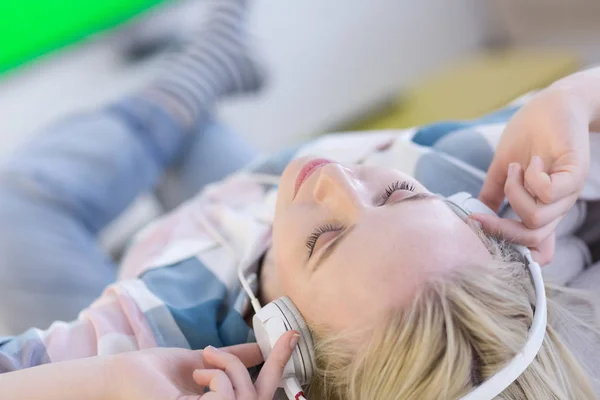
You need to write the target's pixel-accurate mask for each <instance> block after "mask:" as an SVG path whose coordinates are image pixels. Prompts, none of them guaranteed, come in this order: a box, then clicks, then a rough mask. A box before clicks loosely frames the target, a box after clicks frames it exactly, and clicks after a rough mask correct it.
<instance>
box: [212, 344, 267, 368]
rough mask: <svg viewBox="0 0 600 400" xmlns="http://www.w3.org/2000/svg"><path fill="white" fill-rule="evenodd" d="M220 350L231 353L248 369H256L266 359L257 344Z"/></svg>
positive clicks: (240, 345) (239, 345)
mask: <svg viewBox="0 0 600 400" xmlns="http://www.w3.org/2000/svg"><path fill="white" fill-rule="evenodd" d="M219 350H221V351H224V352H226V353H231V354H233V355H234V356H236V357H237V358H239V359H240V361H241V362H242V363H243V364H244V365H245V366H246V368H250V367H255V366H257V365H259V364H261V363H262V362H263V361H264V359H263V355H262V353H261V352H260V347H258V344H256V343H244V344H238V345H235V346H228V347H221V348H220V349H219Z"/></svg>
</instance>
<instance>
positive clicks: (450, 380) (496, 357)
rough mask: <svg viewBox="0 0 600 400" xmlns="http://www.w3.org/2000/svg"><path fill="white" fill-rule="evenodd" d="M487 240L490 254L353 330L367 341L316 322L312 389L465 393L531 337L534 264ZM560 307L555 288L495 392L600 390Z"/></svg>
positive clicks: (513, 395)
mask: <svg viewBox="0 0 600 400" xmlns="http://www.w3.org/2000/svg"><path fill="white" fill-rule="evenodd" d="M483 240H484V241H485V243H486V245H487V246H488V247H489V248H490V252H491V253H492V255H493V258H494V260H493V261H492V262H490V263H489V264H488V265H484V266H482V267H479V266H478V267H475V268H456V269H455V270H454V271H452V272H451V273H450V274H445V275H444V276H441V277H440V276H437V277H432V278H431V279H430V280H429V281H428V282H427V284H426V285H424V286H423V287H422V288H421V290H420V291H419V292H418V294H417V295H416V297H415V298H414V300H413V301H412V303H411V304H410V306H408V307H405V308H403V309H400V310H394V311H393V312H390V313H389V314H388V315H385V316H384V317H383V318H381V321H382V322H381V323H380V324H379V325H378V326H375V327H372V328H365V330H364V331H363V332H354V333H353V334H355V335H357V336H360V337H362V338H364V337H365V334H366V336H367V337H368V338H369V339H368V340H366V341H365V340H362V344H361V345H359V346H357V345H356V343H357V341H356V340H355V337H353V336H352V334H350V333H345V334H342V335H340V334H337V335H331V334H328V332H327V331H326V329H314V336H315V352H316V359H317V376H316V377H315V378H314V379H313V382H312V384H311V387H310V390H309V398H311V399H313V400H314V399H344V400H357V399H378V400H385V399H398V400H407V399H424V400H429V399H432V400H433V399H458V398H460V397H461V396H464V395H465V394H467V393H468V392H469V391H470V390H472V389H473V388H474V387H476V386H477V385H478V384H479V383H481V382H482V381H484V380H485V379H486V378H488V377H490V376H491V375H493V374H494V373H495V372H496V371H498V370H499V369H500V368H502V367H503V366H504V365H505V364H506V363H507V362H508V361H510V360H511V359H512V358H513V357H514V355H515V354H516V353H517V352H518V351H519V350H520V349H521V348H522V347H523V345H524V343H525V341H526V339H527V333H528V330H529V327H530V324H531V320H532V317H533V304H534V303H535V297H534V290H533V287H532V284H531V280H530V277H529V273H528V270H527V268H526V267H525V266H524V264H523V263H522V262H520V261H516V260H514V259H512V258H511V253H510V251H509V250H508V248H507V246H505V245H503V244H502V243H501V242H499V241H497V240H494V239H490V238H485V237H483ZM547 289H548V287H547ZM547 291H548V292H550V290H547ZM552 291H553V292H555V291H560V292H569V290H568V289H564V290H563V289H558V288H557V289H553V290H552ZM549 294H550V293H549ZM570 294H572V293H570ZM575 296H576V297H578V296H579V294H575ZM582 298H583V297H582ZM563 310H564V308H562V307H561V306H560V305H559V304H558V303H557V301H556V300H555V299H553V296H551V297H549V298H548V311H549V324H548V328H547V331H546V333H547V335H546V338H545V339H544V343H543V345H542V348H541V350H540V352H539V354H538V355H537V357H536V359H535V360H534V362H533V363H532V364H531V365H530V366H529V367H528V368H527V370H526V371H525V372H524V373H523V374H522V375H521V376H520V377H519V378H518V379H517V380H516V381H515V382H514V383H513V384H511V385H510V386H509V387H508V388H507V389H505V390H504V391H503V392H502V394H501V395H500V396H498V399H505V400H524V399H544V400H548V399H565V400H589V399H595V398H596V396H595V394H594V391H593V388H592V386H591V384H590V382H589V380H588V378H587V375H586V373H585V371H584V370H583V368H582V367H581V366H580V364H579V363H578V362H577V360H576V359H575V358H574V357H573V355H572V354H571V352H570V351H569V349H568V348H567V347H566V345H565V343H564V342H563V340H562V339H561V337H560V335H559V334H558V333H557V331H556V329H555V327H554V326H555V322H556V323H558V322H557V321H558V319H559V318H563V317H564V316H565V315H567V313H564V312H563ZM579 322H580V324H579V325H581V326H585V323H584V322H583V321H579Z"/></svg>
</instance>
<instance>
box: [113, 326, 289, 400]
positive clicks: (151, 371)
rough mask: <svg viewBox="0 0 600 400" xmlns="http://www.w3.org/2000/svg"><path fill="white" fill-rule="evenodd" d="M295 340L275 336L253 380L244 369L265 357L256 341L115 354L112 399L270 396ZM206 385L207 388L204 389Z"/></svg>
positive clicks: (211, 399) (221, 399)
mask: <svg viewBox="0 0 600 400" xmlns="http://www.w3.org/2000/svg"><path fill="white" fill-rule="evenodd" d="M297 340H298V333H296V332H294V331H290V332H287V333H286V334H285V335H283V336H282V337H281V338H280V339H279V340H278V341H277V344H276V345H275V347H274V348H273V352H272V353H271V355H270V356H269V358H268V360H266V362H265V365H264V366H263V367H262V369H261V372H260V375H259V376H258V378H257V379H256V382H254V383H253V382H252V380H251V378H250V375H249V373H248V371H247V368H249V367H253V366H256V365H258V364H260V363H261V362H262V361H263V358H262V355H261V352H260V349H259V347H258V345H257V344H254V343H252V344H241V345H237V346H231V347H225V348H222V349H215V348H214V347H207V348H206V349H204V350H197V351H192V350H185V349H165V348H155V349H148V350H143V351H137V352H131V353H123V354H119V355H116V356H114V357H113V358H112V360H111V361H110V362H109V372H108V373H109V376H110V378H111V379H110V380H112V381H113V383H112V390H111V391H112V395H111V396H110V398H111V399H115V400H138V399H139V400H199V399H202V400H237V399H240V400H246V399H248V400H256V399H260V400H262V399H265V400H267V399H268V400H271V399H272V398H273V395H274V393H275V390H276V389H277V387H278V385H279V383H280V381H281V375H282V373H283V368H284V367H285V364H286V363H287V361H288V359H289V358H290V356H291V354H292V351H293V349H294V347H295V346H296V343H297ZM207 390H210V391H207Z"/></svg>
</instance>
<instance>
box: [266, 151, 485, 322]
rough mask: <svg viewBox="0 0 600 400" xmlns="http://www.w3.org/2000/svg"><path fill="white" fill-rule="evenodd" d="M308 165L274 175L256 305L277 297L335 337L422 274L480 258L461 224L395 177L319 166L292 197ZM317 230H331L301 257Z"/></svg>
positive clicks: (399, 295)
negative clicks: (268, 242) (269, 235)
mask: <svg viewBox="0 0 600 400" xmlns="http://www.w3.org/2000/svg"><path fill="white" fill-rule="evenodd" d="M310 161H311V159H310V158H300V159H297V160H294V161H293V162H291V163H290V164H289V165H288V167H287V168H286V170H285V171H284V173H283V175H282V178H281V182H280V186H279V193H278V199H277V207H276V214H275V222H274V227H273V248H272V254H269V255H268V257H267V259H271V260H272V262H270V263H267V264H266V265H265V266H264V267H263V268H264V269H265V270H266V271H265V273H264V274H263V278H264V282H263V297H264V298H265V300H266V301H270V300H273V299H274V298H276V297H278V296H281V295H287V296H289V297H290V298H291V299H292V301H293V302H294V303H295V304H296V306H297V307H298V308H299V310H300V312H301V313H302V314H303V316H304V317H305V318H306V320H307V321H308V322H309V324H313V325H314V324H317V325H321V326H326V327H327V328H329V329H331V330H332V331H333V332H338V333H341V332H344V331H346V330H352V329H356V328H360V327H364V326H366V324H369V323H370V322H371V321H374V320H376V319H377V317H378V316H379V315H382V314H381V313H383V312H386V311H388V310H390V309H392V308H396V307H401V306H402V305H403V304H406V303H407V302H408V301H410V299H411V298H412V296H413V295H414V294H415V292H416V290H417V289H418V288H419V286H420V285H421V284H423V283H424V282H425V280H426V279H427V277H429V276H430V275H431V274H443V273H445V272H446V271H449V270H451V269H453V268H466V267H469V266H475V265H477V264H480V263H482V262H485V261H487V260H489V259H490V255H489V254H488V251H487V249H486V248H485V246H484V245H483V244H482V242H481V241H480V240H479V238H478V237H477V235H476V234H475V233H474V232H473V230H472V229H471V228H470V227H469V225H468V224H466V223H465V222H464V221H462V220H461V219H460V218H458V217H457V216H456V215H455V214H454V213H453V212H452V211H451V210H450V209H449V208H448V206H447V205H446V204H445V203H444V202H442V201H441V200H440V199H439V198H437V197H436V196H434V195H433V194H431V193H430V192H429V191H428V190H427V189H425V187H423V186H422V185H421V184H419V182H417V181H416V180H415V179H414V178H412V177H410V176H408V175H406V174H403V173H401V172H399V171H396V170H393V169H389V168H382V167H373V166H343V165H341V164H338V163H329V164H326V165H323V166H320V167H318V168H316V169H314V170H313V171H312V173H311V174H310V175H309V176H308V177H307V178H306V179H305V180H304V182H303V183H302V185H301V186H300V188H299V190H298V192H297V194H295V186H296V180H297V177H298V174H299V173H300V171H301V170H302V168H303V167H304V166H305V165H306V164H307V163H308V162H310ZM387 194H391V195H390V196H389V198H387V201H386V202H385V204H384V200H385V197H387ZM415 196H416V197H415ZM324 224H325V225H327V224H329V225H330V226H327V228H326V229H333V230H332V231H329V232H324V233H323V234H322V235H321V236H320V237H319V238H318V239H317V240H316V242H315V244H314V250H313V253H312V255H311V256H310V257H309V254H310V250H309V249H308V248H307V240H308V238H309V237H310V236H311V234H313V233H314V232H315V230H317V232H318V229H319V227H322V226H323V225H324ZM338 237H339V238H338ZM336 239H337V240H336ZM313 241H314V240H313ZM334 242H335V243H336V245H335V249H334V250H333V251H331V252H330V254H329V256H328V257H323V256H324V255H325V253H328V252H329V249H328V247H329V246H330V245H332V244H333V243H334ZM465 250H468V251H465Z"/></svg>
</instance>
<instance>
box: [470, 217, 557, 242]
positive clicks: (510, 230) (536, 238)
mask: <svg viewBox="0 0 600 400" xmlns="http://www.w3.org/2000/svg"><path fill="white" fill-rule="evenodd" d="M469 218H471V219H474V220H475V221H478V222H479V223H481V226H482V228H483V230H484V231H485V232H488V233H491V234H493V235H498V236H500V237H502V238H504V239H505V240H508V241H510V242H515V243H518V244H522V245H523V246H526V247H530V248H535V247H537V246H539V245H540V244H541V243H542V242H543V241H544V239H546V238H547V237H548V236H550V235H551V234H552V233H553V232H554V230H555V229H556V226H557V225H558V223H559V222H560V221H561V219H562V216H560V217H559V218H556V219H555V220H554V221H552V222H550V223H549V224H547V225H545V226H543V227H541V228H538V229H529V228H527V226H525V225H524V224H523V223H521V222H519V221H515V220H512V219H506V218H500V217H498V216H496V215H491V214H479V213H477V214H471V215H470V216H469Z"/></svg>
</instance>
